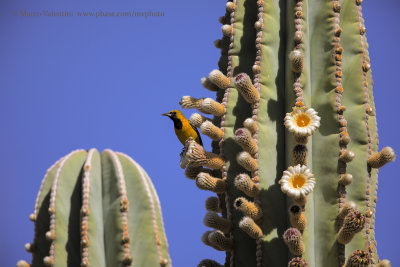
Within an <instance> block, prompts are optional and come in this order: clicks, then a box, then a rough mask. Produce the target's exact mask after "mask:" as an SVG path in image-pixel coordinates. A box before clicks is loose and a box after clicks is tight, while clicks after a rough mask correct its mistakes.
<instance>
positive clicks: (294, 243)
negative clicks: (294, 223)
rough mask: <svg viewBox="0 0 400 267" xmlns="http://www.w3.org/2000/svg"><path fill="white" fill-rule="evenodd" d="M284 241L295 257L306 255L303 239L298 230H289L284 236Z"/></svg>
mask: <svg viewBox="0 0 400 267" xmlns="http://www.w3.org/2000/svg"><path fill="white" fill-rule="evenodd" d="M283 241H284V242H285V244H286V245H287V246H288V248H289V251H290V253H292V254H293V255H296V256H299V255H301V254H303V253H304V243H303V238H302V236H301V233H300V231H299V230H297V229H296V228H289V229H287V230H286V231H285V233H284V234H283Z"/></svg>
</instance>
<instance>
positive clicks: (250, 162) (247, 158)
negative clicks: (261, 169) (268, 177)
mask: <svg viewBox="0 0 400 267" xmlns="http://www.w3.org/2000/svg"><path fill="white" fill-rule="evenodd" d="M236 161H237V163H238V164H239V165H240V166H242V167H243V168H245V169H246V170H248V171H251V172H253V171H256V170H258V162H257V160H255V159H254V158H253V157H252V156H251V155H250V154H249V152H245V151H243V152H240V153H239V154H238V155H237V156H236Z"/></svg>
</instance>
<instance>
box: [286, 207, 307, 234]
mask: <svg viewBox="0 0 400 267" xmlns="http://www.w3.org/2000/svg"><path fill="white" fill-rule="evenodd" d="M289 215H290V223H291V224H292V226H293V227H295V228H297V229H298V230H300V231H304V229H305V228H306V225H307V218H306V215H305V214H304V211H303V210H302V209H301V207H300V206H299V205H297V204H294V205H291V206H290V208H289Z"/></svg>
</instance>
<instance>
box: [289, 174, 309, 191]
mask: <svg viewBox="0 0 400 267" xmlns="http://www.w3.org/2000/svg"><path fill="white" fill-rule="evenodd" d="M306 182H307V178H306V177H305V176H304V175H303V174H295V175H293V176H292V177H290V181H289V183H290V185H291V186H292V187H293V188H295V189H299V188H302V187H303V186H304V184H305V183H306Z"/></svg>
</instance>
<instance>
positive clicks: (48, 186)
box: [17, 149, 171, 267]
mask: <svg viewBox="0 0 400 267" xmlns="http://www.w3.org/2000/svg"><path fill="white" fill-rule="evenodd" d="M30 219H31V220H32V221H34V222H35V235H34V240H33V242H32V243H29V244H27V245H26V249H27V250H28V251H30V252H32V254H33V257H32V265H29V264H28V263H27V262H25V261H19V262H18V264H17V266H18V267H23V266H55V267H57V266H74V267H76V266H96V267H101V266H103V267H105V266H171V264H170V262H171V261H170V259H169V255H168V245H167V240H166V236H165V233H164V226H163V220H162V217H161V209H160V203H159V200H158V196H157V194H156V191H155V190H154V187H153V184H152V183H151V181H150V179H149V177H148V176H147V174H146V172H145V171H144V170H143V168H142V167H140V166H139V165H138V164H137V163H136V162H135V161H133V160H132V159H131V158H130V157H128V156H127V155H125V154H123V153H119V152H113V151H111V150H105V151H104V152H103V153H102V154H101V155H100V154H99V153H98V152H97V150H95V149H91V150H89V151H85V150H76V151H73V152H71V153H70V154H68V155H67V156H65V157H63V158H62V159H60V160H59V161H58V162H56V163H55V164H54V165H53V166H52V167H50V168H49V170H48V171H47V173H46V175H45V177H44V179H43V181H42V185H41V187H40V190H39V194H38V196H37V199H36V203H35V209H34V212H33V213H32V214H31V216H30Z"/></svg>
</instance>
